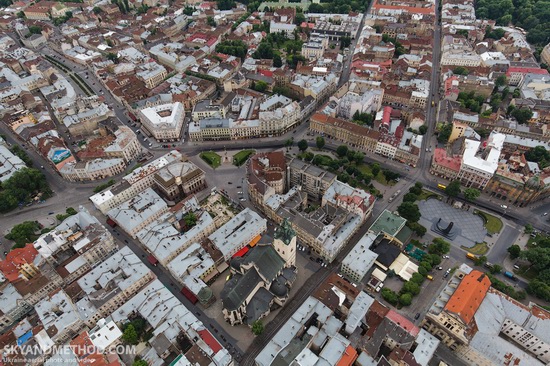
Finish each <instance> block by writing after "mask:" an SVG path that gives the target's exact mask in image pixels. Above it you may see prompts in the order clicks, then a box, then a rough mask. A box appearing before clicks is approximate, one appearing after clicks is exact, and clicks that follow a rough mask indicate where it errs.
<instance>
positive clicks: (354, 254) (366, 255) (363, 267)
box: [342, 231, 378, 277]
mask: <svg viewBox="0 0 550 366" xmlns="http://www.w3.org/2000/svg"><path fill="white" fill-rule="evenodd" d="M376 237H377V234H375V233H373V232H372V231H369V232H367V233H366V234H365V235H364V236H363V237H362V238H361V239H360V240H359V241H358V242H357V244H355V246H354V247H353V249H352V250H351V251H350V252H349V253H348V255H346V257H345V258H344V260H343V261H342V266H344V265H345V266H347V267H348V268H349V269H350V270H351V271H353V272H355V273H358V274H361V277H364V276H365V275H366V274H367V272H368V271H369V270H370V269H371V267H372V265H373V264H374V262H375V261H376V258H378V254H376V253H374V252H373V251H371V250H370V249H369V248H370V247H371V245H372V244H373V243H374V240H375V239H376Z"/></svg>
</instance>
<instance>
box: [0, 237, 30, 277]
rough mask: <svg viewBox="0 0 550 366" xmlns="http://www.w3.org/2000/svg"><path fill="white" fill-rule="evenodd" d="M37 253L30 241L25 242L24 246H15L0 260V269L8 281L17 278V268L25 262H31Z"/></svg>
mask: <svg viewBox="0 0 550 366" xmlns="http://www.w3.org/2000/svg"><path fill="white" fill-rule="evenodd" d="M37 255H38V251H37V250H36V249H35V248H34V245H33V244H32V243H29V244H27V245H26V246H25V247H24V248H17V249H14V250H12V251H11V252H9V253H8V254H7V255H6V259H5V260H3V261H0V271H2V273H3V274H4V276H5V277H6V279H7V280H8V281H10V282H14V281H17V280H18V279H19V268H20V267H21V266H22V265H23V264H26V263H33V261H34V258H36V256H37Z"/></svg>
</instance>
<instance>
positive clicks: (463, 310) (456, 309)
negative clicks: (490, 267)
mask: <svg viewBox="0 0 550 366" xmlns="http://www.w3.org/2000/svg"><path fill="white" fill-rule="evenodd" d="M490 286H491V281H490V280H489V278H488V277H487V276H486V275H485V273H482V272H480V271H478V270H473V271H472V272H470V273H469V274H468V275H466V276H464V278H463V279H462V282H460V285H459V286H458V288H457V289H456V291H455V292H454V294H453V296H451V298H450V299H449V301H448V302H447V305H445V310H447V311H448V312H450V313H454V314H456V315H458V316H459V317H460V319H462V321H464V323H465V324H469V323H470V321H471V320H472V319H473V318H474V315H475V313H476V311H477V309H478V308H479V306H480V305H481V302H482V301H483V299H484V298H485V295H486V294H487V291H488V290H489V287H490Z"/></svg>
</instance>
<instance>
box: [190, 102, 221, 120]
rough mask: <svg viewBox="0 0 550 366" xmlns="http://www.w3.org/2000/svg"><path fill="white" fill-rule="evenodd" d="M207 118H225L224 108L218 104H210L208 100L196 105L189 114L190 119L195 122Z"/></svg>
mask: <svg viewBox="0 0 550 366" xmlns="http://www.w3.org/2000/svg"><path fill="white" fill-rule="evenodd" d="M208 118H225V108H224V107H223V106H221V105H218V104H212V101H211V100H209V99H205V100H201V101H200V102H198V103H196V104H195V106H194V107H193V112H192V113H191V119H192V120H193V121H195V122H196V121H200V120H201V119H208Z"/></svg>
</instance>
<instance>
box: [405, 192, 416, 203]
mask: <svg viewBox="0 0 550 366" xmlns="http://www.w3.org/2000/svg"><path fill="white" fill-rule="evenodd" d="M417 199H418V196H417V195H416V194H414V193H411V192H409V193H407V194H405V195H404V196H403V202H416V200H417Z"/></svg>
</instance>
